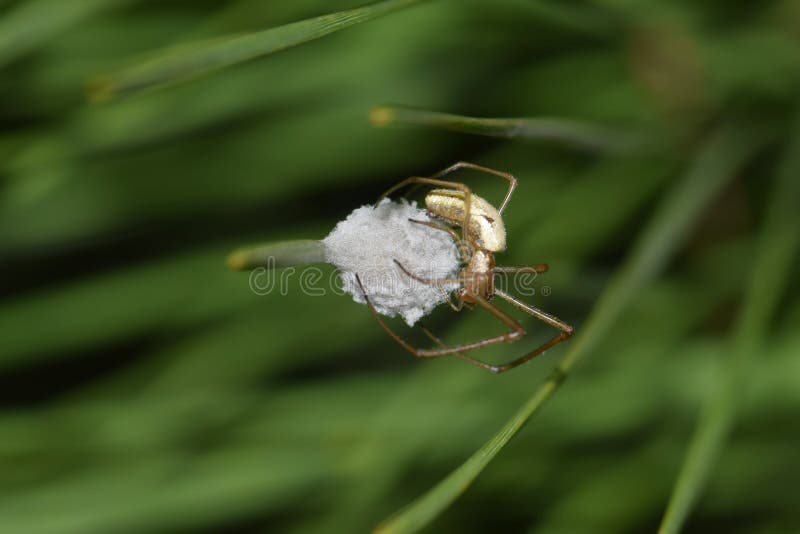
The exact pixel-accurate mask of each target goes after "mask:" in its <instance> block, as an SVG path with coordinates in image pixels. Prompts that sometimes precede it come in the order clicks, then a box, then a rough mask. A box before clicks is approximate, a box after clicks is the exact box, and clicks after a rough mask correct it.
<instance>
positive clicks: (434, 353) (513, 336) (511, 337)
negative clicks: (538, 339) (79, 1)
mask: <svg viewBox="0 0 800 534" xmlns="http://www.w3.org/2000/svg"><path fill="white" fill-rule="evenodd" d="M356 282H358V286H359V288H360V289H361V294H362V295H364V300H365V301H366V303H367V307H368V308H369V311H370V312H371V313H372V316H373V317H374V318H375V320H376V321H378V324H380V325H381V327H383V329H384V330H386V332H387V333H388V334H389V335H390V336H391V337H392V339H394V340H395V341H396V342H397V343H398V344H399V345H400V346H401V347H403V348H404V349H406V350H407V351H408V352H410V353H411V354H412V355H414V356H415V357H416V358H437V357H439V356H447V355H449V354H456V353H459V352H464V351H467V350H472V349H478V348H481V347H487V346H489V345H495V344H497V343H507V342H511V341H516V340H517V339H519V338H521V337H522V336H524V335H525V330H523V328H522V326H521V325H520V324H519V323H517V322H516V321H515V320H514V319H512V318H511V317H509V316H508V315H506V314H505V313H503V312H502V311H500V310H499V309H497V308H495V307H494V306H492V305H491V304H489V303H488V302H486V300H484V299H483V298H481V297H479V296H477V295H473V298H474V299H476V302H478V303H479V304H480V305H481V306H484V307H486V309H487V310H488V311H489V312H490V313H491V314H492V315H494V316H495V317H497V318H498V319H499V320H500V321H502V322H503V323H505V324H506V325H508V326H509V328H511V330H510V331H509V332H507V333H505V334H502V335H499V336H495V337H490V338H486V339H482V340H479V341H474V342H472V343H465V344H462V345H457V346H454V347H445V348H440V349H417V348H415V347H413V346H411V344H410V343H408V342H407V341H406V340H404V339H403V338H401V337H400V336H399V335H398V334H397V333H396V332H395V331H394V330H392V329H391V328H389V325H387V324H386V322H385V321H384V320H383V319H382V318H381V316H380V314H379V313H378V311H377V310H376V309H375V307H374V306H373V305H372V302H371V301H370V300H369V296H368V295H367V292H366V291H365V290H364V285H363V284H362V283H361V278H360V277H359V276H358V275H356ZM466 359H470V358H469V357H467V358H466ZM476 361H477V360H476ZM490 370H491V369H490ZM493 372H502V371H493Z"/></svg>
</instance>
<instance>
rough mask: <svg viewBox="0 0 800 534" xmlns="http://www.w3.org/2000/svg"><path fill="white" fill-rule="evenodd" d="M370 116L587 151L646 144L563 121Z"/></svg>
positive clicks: (408, 112)
mask: <svg viewBox="0 0 800 534" xmlns="http://www.w3.org/2000/svg"><path fill="white" fill-rule="evenodd" d="M369 117H370V121H371V122H372V124H373V125H375V126H378V127H384V126H392V125H406V126H421V127H425V128H437V129H441V130H449V131H453V132H462V133H468V134H474V135H485V136H489V137H503V138H507V139H514V138H520V139H538V140H549V141H557V142H560V143H565V144H568V145H572V146H575V147H578V148H581V149H584V150H590V151H601V152H630V151H632V150H635V149H639V148H642V147H643V146H645V145H646V144H647V137H646V136H644V135H642V134H641V133H637V132H635V131H632V130H628V131H626V130H623V129H621V128H611V127H608V126H603V125H600V124H594V123H591V122H585V121H579V120H573V119H564V118H545V117H520V118H484V117H468V116H465V115H453V114H450V113H440V112H438V111H424V110H418V109H411V108H404V107H394V106H379V107H376V108H374V109H373V110H372V111H371V112H370V116H369Z"/></svg>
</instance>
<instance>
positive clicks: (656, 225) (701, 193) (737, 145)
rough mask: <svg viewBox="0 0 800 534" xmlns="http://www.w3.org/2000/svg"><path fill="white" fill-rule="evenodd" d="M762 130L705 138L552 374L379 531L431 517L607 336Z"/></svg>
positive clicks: (402, 529)
mask: <svg viewBox="0 0 800 534" xmlns="http://www.w3.org/2000/svg"><path fill="white" fill-rule="evenodd" d="M759 141H761V139H760V138H757V135H755V134H751V133H748V132H747V131H746V130H744V129H742V128H740V127H736V126H727V127H724V128H721V129H720V130H719V131H717V132H716V134H715V135H713V136H712V137H711V139H710V140H709V141H708V142H707V144H706V145H705V147H704V148H703V149H702V150H701V151H700V153H699V154H698V156H697V158H696V160H695V161H694V163H693V165H692V167H691V169H690V171H689V172H688V174H687V176H686V177H685V178H684V179H683V180H682V181H681V182H680V183H678V184H677V185H676V186H675V188H674V189H673V190H672V191H671V192H670V194H669V195H668V196H667V197H666V198H665V199H664V200H663V202H662V204H661V206H660V207H659V209H658V211H657V212H656V214H655V215H654V216H653V218H652V220H651V221H650V223H649V224H648V226H647V227H646V228H645V230H644V231H643V232H642V233H641V234H640V236H639V238H638V239H637V242H636V244H635V245H634V248H633V250H632V251H631V253H630V254H629V256H628V258H627V260H626V261H625V263H624V264H623V265H622V266H621V267H620V268H619V269H618V271H617V272H616V274H615V275H614V277H613V279H612V280H611V282H610V283H609V284H608V286H607V287H606V289H605V291H604V292H603V294H602V296H601V297H600V299H599V301H598V302H597V304H596V305H595V308H594V310H593V311H592V314H591V316H590V318H589V320H588V321H587V322H586V324H585V325H584V327H583V328H581V329H580V330H579V333H578V335H577V336H576V338H575V340H574V341H573V342H572V345H571V346H570V348H569V351H568V352H567V354H566V355H565V356H564V357H563V358H562V360H561V361H560V363H559V364H558V365H557V366H556V367H555V369H554V370H553V372H552V373H551V374H550V376H549V378H548V379H547V380H546V381H545V382H544V383H543V384H542V385H541V386H540V387H539V388H538V389H537V390H536V391H535V392H534V394H533V395H532V396H531V397H530V399H529V400H528V401H527V402H526V403H525V404H523V406H522V407H521V408H520V409H519V410H518V411H517V413H515V414H514V415H513V416H512V417H511V419H509V421H508V422H507V423H506V424H505V425H504V426H503V427H502V428H501V429H500V431H499V432H497V433H496V434H495V435H494V436H493V437H492V438H491V439H490V440H489V441H488V442H487V443H486V444H484V445H483V446H482V447H481V448H480V449H479V450H478V451H476V452H475V453H474V454H473V455H472V457H470V458H469V459H468V460H467V461H466V462H465V463H463V464H462V465H461V466H460V467H458V468H457V469H456V470H455V471H453V472H452V473H451V474H450V475H448V476H447V477H446V478H445V479H444V480H442V481H441V482H440V483H439V484H437V485H436V486H434V487H433V488H432V489H430V490H429V491H428V492H427V493H425V494H423V495H422V496H421V497H419V498H418V499H417V500H416V501H414V502H412V503H411V504H410V505H409V506H408V507H406V508H405V509H403V510H401V511H400V512H399V513H398V514H397V515H396V516H394V517H392V518H390V519H388V520H387V521H386V522H384V523H383V524H381V525H380V526H379V527H378V528H377V530H376V532H380V533H381V534H400V533H406V532H416V531H417V530H419V529H420V528H422V527H424V526H425V525H427V524H428V523H430V522H431V521H432V520H433V519H434V518H436V516H437V515H439V513H440V512H442V510H444V509H445V508H446V507H447V506H448V505H449V504H450V503H452V502H453V501H454V500H455V499H456V498H457V497H458V496H459V495H460V494H461V493H462V492H463V491H464V490H466V488H467V487H468V486H469V484H471V483H472V481H473V480H474V479H475V478H476V477H477V476H478V475H479V474H480V472H481V471H482V470H483V468H484V467H486V466H487V465H488V464H489V462H490V461H491V460H492V458H494V457H495V455H497V453H498V452H500V450H501V449H502V448H503V447H504V446H505V445H506V444H507V443H508V442H509V441H510V440H511V438H512V437H514V435H515V434H516V433H517V432H518V431H519V430H520V429H521V428H522V427H523V425H525V423H526V422H527V421H528V420H529V419H530V418H531V417H532V416H533V414H534V413H535V412H536V411H537V410H538V409H539V407H541V406H542V404H544V402H545V401H546V400H547V399H548V398H549V397H550V395H552V393H553V392H554V391H555V390H556V389H557V388H558V386H559V385H560V384H561V382H563V380H564V379H565V378H566V377H567V375H568V374H569V372H570V371H571V369H572V368H573V367H574V366H575V364H576V363H577V362H578V361H579V360H580V359H581V358H582V357H584V356H585V355H586V354H587V353H588V352H589V351H590V350H591V349H593V348H594V347H595V345H596V344H597V343H598V342H599V341H600V340H601V338H602V337H603V335H604V334H605V333H606V332H607V331H608V329H609V327H611V326H612V325H613V324H614V322H615V321H616V320H617V318H618V317H619V315H620V313H621V312H622V311H623V310H624V309H625V307H626V306H627V305H628V304H629V303H630V302H631V301H632V300H633V299H634V297H635V296H636V294H637V293H638V292H639V291H640V290H641V289H642V287H643V286H645V285H646V284H647V283H648V282H649V281H650V280H652V279H653V278H654V277H655V276H656V275H657V274H658V272H659V271H660V270H661V268H662V267H663V266H664V265H665V264H666V262H667V261H668V260H669V259H670V257H671V256H672V255H673V254H674V253H675V251H676V250H677V249H678V247H679V246H680V244H681V243H682V242H683V240H684V238H685V237H686V236H687V234H688V233H689V231H690V230H691V227H692V224H693V223H694V222H695V221H696V219H697V218H698V217H699V216H700V214H701V213H702V211H703V208H704V207H705V206H706V205H707V204H708V202H709V201H710V200H711V199H712V198H713V197H714V196H715V195H716V194H717V193H718V192H719V191H720V190H721V189H722V187H723V186H724V185H725V184H726V183H727V182H728V180H730V179H731V178H732V177H733V176H734V175H735V173H736V171H737V170H738V169H739V168H740V167H741V166H742V164H743V163H745V162H746V161H747V160H748V159H749V158H750V157H751V156H752V155H753V154H754V153H755V152H756V150H757V148H758V147H759V146H760V145H761V143H760V142H759Z"/></svg>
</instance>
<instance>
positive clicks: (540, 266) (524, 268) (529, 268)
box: [494, 263, 550, 274]
mask: <svg viewBox="0 0 800 534" xmlns="http://www.w3.org/2000/svg"><path fill="white" fill-rule="evenodd" d="M549 268H550V267H549V266H548V265H547V264H546V263H535V264H533V265H519V266H500V265H498V266H497V267H495V268H494V272H496V273H514V274H516V273H546V272H547V270H548V269H549Z"/></svg>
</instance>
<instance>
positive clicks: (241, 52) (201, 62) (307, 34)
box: [89, 0, 424, 100]
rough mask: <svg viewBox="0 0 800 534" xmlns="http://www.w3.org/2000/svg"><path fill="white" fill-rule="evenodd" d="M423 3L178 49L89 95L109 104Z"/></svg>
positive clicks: (384, 5)
mask: <svg viewBox="0 0 800 534" xmlns="http://www.w3.org/2000/svg"><path fill="white" fill-rule="evenodd" d="M422 1H424V0H385V1H383V2H377V3H374V4H370V5H368V6H364V7H360V8H356V9H349V10H346V11H339V12H337V13H332V14H328V15H322V16H319V17H314V18H311V19H306V20H302V21H299V22H293V23H291V24H286V25H284V26H279V27H277V28H270V29H267V30H263V31H259V32H254V33H247V34H243V35H235V36H227V37H222V38H219V39H214V40H211V41H203V42H198V43H189V44H185V45H181V46H179V47H176V48H173V49H169V50H166V51H164V52H163V53H162V54H161V55H159V56H157V57H155V58H153V59H151V60H150V61H147V62H145V63H141V64H137V65H134V66H132V67H129V68H127V69H124V70H121V71H119V72H117V73H114V74H111V75H108V76H104V77H101V78H99V79H97V80H95V81H94V82H93V83H92V84H91V85H90V88H89V94H90V97H91V98H92V99H93V100H107V99H110V98H113V97H118V96H122V95H130V94H133V93H138V92H140V91H144V90H147V89H153V88H156V87H161V86H164V85H168V84H173V83H176V82H179V81H183V80H186V79H188V78H193V77H196V76H199V75H201V74H206V73H208V72H212V71H215V70H219V69H222V68H225V67H230V66H231V65H235V64H237V63H242V62H244V61H250V60H253V59H256V58H259V57H263V56H266V55H268V54H272V53H274V52H278V51H280V50H284V49H286V48H290V47H292V46H296V45H299V44H302V43H305V42H307V41H312V40H314V39H319V38H320V37H324V36H326V35H328V34H330V33H333V32H336V31H339V30H343V29H344V28H348V27H350V26H353V25H354V24H358V23H360V22H366V21H368V20H372V19H374V18H377V17H379V16H381V15H385V14H387V13H389V12H392V11H396V10H398V9H402V8H405V7H409V6H412V5H414V4H419V3H420V2H422Z"/></svg>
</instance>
